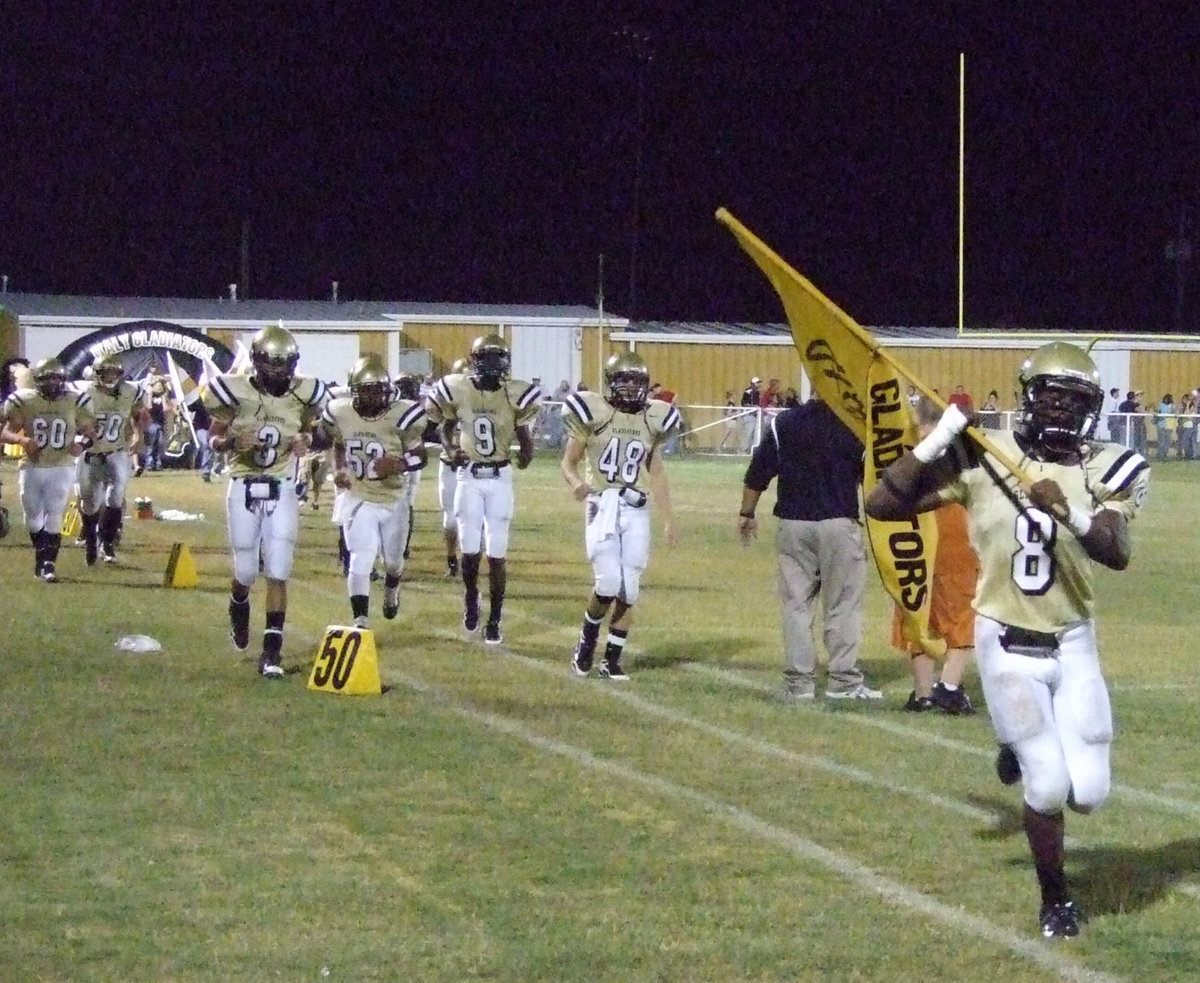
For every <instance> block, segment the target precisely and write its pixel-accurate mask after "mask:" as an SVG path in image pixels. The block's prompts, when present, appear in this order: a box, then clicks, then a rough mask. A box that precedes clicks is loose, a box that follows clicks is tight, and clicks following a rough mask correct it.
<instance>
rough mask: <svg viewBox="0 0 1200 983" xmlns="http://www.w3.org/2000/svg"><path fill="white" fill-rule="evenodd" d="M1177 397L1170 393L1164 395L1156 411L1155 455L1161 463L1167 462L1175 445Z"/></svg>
mask: <svg viewBox="0 0 1200 983" xmlns="http://www.w3.org/2000/svg"><path fill="white" fill-rule="evenodd" d="M1176 426H1177V421H1176V419H1175V397H1174V396H1172V395H1171V394H1170V393H1166V394H1164V395H1163V398H1162V402H1160V403H1159V404H1158V409H1157V410H1155V411H1154V429H1155V431H1156V432H1155V435H1154V444H1155V446H1154V453H1155V457H1157V458H1158V460H1160V461H1165V460H1166V459H1167V456H1168V455H1169V454H1170V453H1171V445H1172V444H1174V443H1175V428H1176Z"/></svg>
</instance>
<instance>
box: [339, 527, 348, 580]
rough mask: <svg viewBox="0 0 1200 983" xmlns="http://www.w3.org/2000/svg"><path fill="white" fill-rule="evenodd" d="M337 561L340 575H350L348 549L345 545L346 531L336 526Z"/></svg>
mask: <svg viewBox="0 0 1200 983" xmlns="http://www.w3.org/2000/svg"><path fill="white" fill-rule="evenodd" d="M338 560H339V561H340V562H341V564H342V574H343V575H348V574H349V573H350V548H349V547H348V546H347V545H346V530H345V529H343V528H342V527H341V526H338Z"/></svg>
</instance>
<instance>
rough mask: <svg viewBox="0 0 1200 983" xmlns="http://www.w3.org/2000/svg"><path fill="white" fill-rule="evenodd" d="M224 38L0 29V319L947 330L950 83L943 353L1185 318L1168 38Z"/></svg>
mask: <svg viewBox="0 0 1200 983" xmlns="http://www.w3.org/2000/svg"><path fill="white" fill-rule="evenodd" d="M225 6H228V7H229V8H230V9H234V8H235V5H232V4H230V5H224V4H205V3H195V4H189V3H181V2H177V3H176V4H173V5H172V4H167V3H164V4H116V3H101V2H94V3H90V4H82V3H80V4H73V5H72V4H67V5H40V4H32V3H20V4H15V5H10V7H9V8H8V9H7V10H6V13H5V18H4V23H3V25H2V27H0V48H2V55H3V57H0V92H2V93H3V100H2V102H0V105H3V129H2V130H0V132H2V133H3V137H2V140H0V147H3V150H2V152H0V273H4V274H7V275H8V277H9V289H10V290H23V291H40V292H55V293H95V294H146V295H161V296H217V295H220V294H223V293H224V292H225V291H226V285H227V284H228V283H230V282H234V281H239V282H240V283H241V286H240V288H239V289H240V295H241V296H253V297H289V298H325V297H328V296H329V293H330V282H331V281H332V280H338V281H339V283H340V286H339V295H340V297H341V298H342V299H372V300H380V299H388V300H412V301H453V302H460V303H522V304H568V303H569V304H594V303H595V302H596V299H597V286H598V282H599V279H600V278H599V272H598V271H599V265H600V264H599V257H600V256H601V255H602V254H603V256H604V257H605V258H604V290H605V301H604V303H605V308H606V309H607V310H610V311H612V312H614V313H617V314H620V315H623V316H627V317H634V318H642V319H664V320H671V319H695V320H738V321H778V320H781V319H782V310H781V308H780V306H779V303H778V301H777V300H776V299H775V297H774V295H773V294H772V293H771V292H770V289H769V287H768V286H767V285H766V281H765V280H764V278H763V277H762V276H761V274H760V273H759V272H758V271H757V269H756V268H754V267H753V266H752V264H751V262H750V260H749V259H748V258H747V257H745V256H744V255H743V254H742V253H741V252H740V251H739V250H738V248H737V246H736V244H735V242H734V240H733V237H732V236H731V235H730V234H729V233H728V232H727V231H726V230H725V229H724V228H722V227H721V226H720V225H719V224H718V223H717V222H716V221H715V220H714V219H713V212H714V210H715V209H716V208H717V206H719V205H725V206H727V207H728V208H729V209H730V210H731V211H732V212H733V214H734V215H735V216H737V217H738V218H739V219H741V220H742V221H743V222H744V223H745V224H746V225H747V226H749V227H750V229H751V230H753V231H754V232H756V233H757V234H758V235H759V236H760V237H761V238H763V239H764V240H765V241H766V242H767V243H768V244H770V245H772V246H773V247H774V248H775V249H776V250H777V251H778V252H780V253H781V254H782V255H783V256H784V258H785V259H787V260H788V261H789V262H791V263H792V264H793V265H795V266H796V267H797V268H798V269H799V270H800V271H801V272H803V273H804V274H806V275H807V276H809V277H810V278H812V279H813V280H814V282H816V284H817V285H818V286H819V287H821V288H822V289H823V290H824V291H825V292H826V293H828V294H829V295H830V296H831V297H832V298H833V299H834V300H835V301H836V302H838V303H839V304H841V305H842V306H843V307H844V308H846V310H847V311H848V312H849V313H850V314H852V315H853V316H854V317H856V318H857V319H858V320H859V321H861V322H862V323H864V324H910V325H915V324H922V325H928V324H940V325H952V324H954V323H956V320H957V236H958V232H957V226H958V213H957V207H958V206H957V195H958V139H959V132H958V68H959V52H960V51H962V52H965V53H966V57H967V131H966V147H967V160H966V171H967V196H968V197H967V214H966V228H967V239H966V248H967V265H966V298H967V301H966V303H967V306H966V314H967V321H968V325H969V326H972V325H974V326H979V327H997V326H1000V327H1010V326H1011V327H1050V328H1091V329H1105V330H1119V329H1128V330H1175V329H1176V326H1177V325H1179V326H1181V327H1183V328H1184V329H1190V326H1191V325H1192V323H1193V320H1196V319H1200V303H1198V302H1197V301H1200V281H1197V280H1195V279H1194V278H1193V276H1192V266H1193V265H1194V264H1188V265H1185V266H1183V267H1182V273H1183V276H1182V277H1180V276H1179V274H1180V269H1181V268H1180V266H1179V265H1178V264H1173V263H1171V262H1170V261H1169V260H1168V259H1167V257H1166V248H1167V245H1168V243H1169V242H1171V241H1172V240H1174V239H1175V238H1176V237H1177V236H1178V233H1179V225H1180V222H1181V220H1182V221H1184V222H1185V223H1186V229H1187V234H1188V236H1189V237H1191V236H1193V235H1195V234H1196V227H1197V224H1198V223H1200V210H1197V207H1196V206H1197V205H1198V204H1200V186H1198V185H1200V14H1198V13H1196V12H1195V7H1194V5H1193V4H1180V5H1178V6H1174V5H1173V6H1169V7H1168V6H1165V5H1157V4H1152V3H1148V4H1134V3H1130V2H1113V3H1106V4H1072V3H1061V2H1060V3H1053V4H1050V3H1040V2H1038V3H1001V2H992V0H989V2H980V3H943V2H936V0H923V2H916V0H914V2H911V3H879V2H875V3H869V4H868V3H855V2H853V0H847V2H832V0H830V2H827V3H824V4H822V3H801V2H793V3H723V2H722V3H718V2H708V0H696V2H693V3H679V4H671V5H667V4H649V3H624V4H623V3H603V2H593V3H577V4H573V3H569V2H563V3H544V4H541V3H539V4H535V3H504V2H500V0H495V2H490V3H457V4H456V3H451V2H448V0H447V2H444V3H439V4H422V3H385V2H382V0H380V2H377V3H374V4H371V3H361V2H360V3H353V4H351V3H339V4H334V3H324V4H304V3H284V2H279V0H276V2H264V3H254V4H239V5H236V8H237V10H238V12H235V13H231V14H228V15H226V14H223V13H220V12H218V11H219V10H220V8H222V7H225ZM43 8H44V9H43ZM118 8H130V9H134V10H135V11H140V12H133V13H118V12H117V9H118ZM1189 10H1190V11H1191V12H1190V13H1189V12H1188V11H1189ZM251 11H253V13H251ZM384 11H387V12H386V13H384ZM68 12H69V13H68ZM639 109H640V113H639ZM639 115H640V121H641V122H640V125H639ZM639 157H640V165H639ZM244 229H248V232H249V235H248V238H247V239H246V242H247V243H248V249H247V251H246V257H247V261H246V262H245V263H244V260H243V254H242V248H241V247H242V242H243V230H244ZM1198 245H1200V243H1198ZM247 271H248V274H249V275H248V277H246V275H245V274H246V272H247ZM1194 294H1195V295H1197V296H1193V295H1194Z"/></svg>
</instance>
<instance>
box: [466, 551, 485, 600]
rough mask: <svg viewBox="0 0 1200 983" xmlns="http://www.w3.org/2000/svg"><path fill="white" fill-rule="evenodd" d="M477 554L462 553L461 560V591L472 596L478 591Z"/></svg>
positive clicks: (478, 555)
mask: <svg viewBox="0 0 1200 983" xmlns="http://www.w3.org/2000/svg"><path fill="white" fill-rule="evenodd" d="M480 555H481V554H479V553H464V554H463V558H462V578H463V590H464V591H465V592H466V593H467V594H474V593H475V592H476V591H478V590H479V560H480Z"/></svg>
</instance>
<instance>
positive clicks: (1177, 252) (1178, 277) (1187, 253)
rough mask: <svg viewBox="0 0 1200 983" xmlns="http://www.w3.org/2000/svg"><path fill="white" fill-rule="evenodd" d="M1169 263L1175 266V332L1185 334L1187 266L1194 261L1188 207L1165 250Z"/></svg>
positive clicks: (1183, 210)
mask: <svg viewBox="0 0 1200 983" xmlns="http://www.w3.org/2000/svg"><path fill="white" fill-rule="evenodd" d="M1163 253H1164V255H1165V256H1166V259H1167V262H1169V263H1174V264H1175V332H1176V334H1183V333H1184V328H1183V320H1184V314H1185V311H1186V299H1187V265H1188V263H1190V262H1191V261H1192V243H1191V241H1190V240H1189V239H1188V237H1187V206H1186V205H1184V206H1182V207H1181V208H1180V209H1179V232H1178V234H1177V235H1176V237H1175V238H1174V239H1172V240H1171V241H1170V242H1168V243H1167V246H1166V248H1165V249H1164V250H1163Z"/></svg>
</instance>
